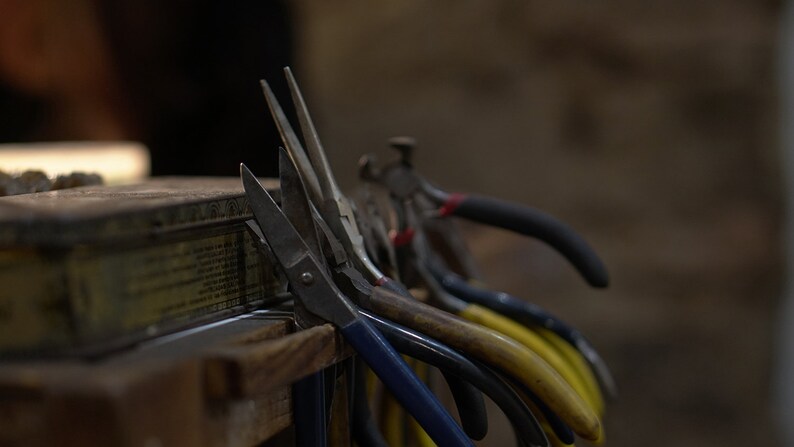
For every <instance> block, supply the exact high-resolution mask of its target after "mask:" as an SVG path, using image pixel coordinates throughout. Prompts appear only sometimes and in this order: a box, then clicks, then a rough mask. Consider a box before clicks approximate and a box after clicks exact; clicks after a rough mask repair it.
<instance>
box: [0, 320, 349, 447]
mask: <svg viewBox="0 0 794 447" xmlns="http://www.w3.org/2000/svg"><path fill="white" fill-rule="evenodd" d="M269 314H272V316H270V315H269ZM293 326H294V325H293V322H292V320H291V319H289V318H287V317H285V316H284V314H279V313H265V314H263V315H254V316H248V317H246V318H238V319H237V320H236V321H231V322H228V323H226V324H222V325H217V326H215V327H212V328H209V329H206V330H200V331H196V330H193V331H191V332H193V333H189V334H188V335H185V336H179V335H173V336H168V337H167V339H165V340H162V341H154V342H151V343H149V344H147V345H145V346H142V347H141V348H139V349H136V350H132V351H129V352H126V353H121V354H118V355H115V356H112V357H109V358H106V359H102V360H99V361H95V362H90V363H89V362H81V361H75V360H69V361H59V362H36V363H33V362H29V363H17V364H8V363H6V364H0V416H2V417H0V445H4V446H5V445H9V446H23V445H24V446H34V447H35V446H44V445H63V446H78V445H79V446H106V445H114V446H141V445H163V446H166V445H179V446H186V447H190V446H250V445H255V444H257V443H260V442H262V441H264V440H266V439H268V438H269V437H271V436H273V435H274V434H276V433H278V432H280V431H281V430H283V429H284V428H286V427H288V426H289V425H290V424H291V423H292V401H291V386H290V385H291V384H292V383H293V382H294V381H295V380H298V379H299V378H301V377H304V376H306V375H309V374H312V373H314V372H316V371H319V370H320V369H322V368H324V367H326V366H328V365H331V364H333V363H336V362H338V361H340V360H342V359H343V358H345V357H346V356H347V355H349V351H348V350H346V348H344V347H343V345H342V344H341V343H340V342H339V339H338V335H337V333H336V331H335V330H334V329H333V328H332V327H331V326H328V325H325V326H319V327H315V328H310V329H308V330H304V331H300V332H297V333H292V331H293ZM230 391H231V392H230Z"/></svg>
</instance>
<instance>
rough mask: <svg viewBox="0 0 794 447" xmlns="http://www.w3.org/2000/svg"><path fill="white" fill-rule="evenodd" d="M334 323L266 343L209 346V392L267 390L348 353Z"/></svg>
mask: <svg viewBox="0 0 794 447" xmlns="http://www.w3.org/2000/svg"><path fill="white" fill-rule="evenodd" d="M342 346H343V344H342V343H341V340H339V338H338V335H337V332H336V330H335V329H334V327H333V326H332V325H330V324H324V325H322V326H315V327H312V328H309V329H305V330H302V331H300V332H296V333H294V334H290V335H287V336H285V337H281V338H278V339H275V340H271V341H268V342H266V343H256V344H249V345H241V346H234V347H219V348H216V349H213V350H209V351H208V353H207V359H206V362H205V365H206V368H207V369H206V371H207V380H208V393H209V394H210V395H211V396H212V397H216V398H229V397H245V396H251V395H255V394H259V393H265V392H267V391H270V390H272V389H274V388H276V387H279V386H281V385H284V384H288V383H293V382H295V381H297V380H299V379H301V378H303V377H306V376H307V375H309V374H312V373H315V372H317V371H320V370H321V369H323V368H326V367H328V366H330V365H332V364H334V363H336V362H338V361H340V360H342V359H344V358H345V357H346V356H348V355H349V353H348V352H346V351H345V350H344V349H343V348H342Z"/></svg>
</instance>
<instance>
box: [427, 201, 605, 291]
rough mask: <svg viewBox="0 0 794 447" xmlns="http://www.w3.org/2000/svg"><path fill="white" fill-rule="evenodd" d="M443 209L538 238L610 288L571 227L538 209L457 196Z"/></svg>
mask: <svg viewBox="0 0 794 447" xmlns="http://www.w3.org/2000/svg"><path fill="white" fill-rule="evenodd" d="M450 200H451V201H454V202H455V203H454V204H447V205H445V206H444V208H442V209H443V210H444V211H446V214H452V215H454V216H459V217H463V218H466V219H469V220H473V221H476V222H480V223H483V224H486V225H491V226H495V227H499V228H504V229H506V230H511V231H515V232H516V233H520V234H523V235H526V236H530V237H534V238H537V239H539V240H541V241H543V242H545V243H547V244H549V245H550V246H551V247H553V248H554V249H555V250H557V251H558V252H559V253H560V254H562V255H563V256H564V257H565V258H566V259H568V261H569V262H570V263H571V264H573V266H574V267H575V268H576V269H577V270H578V271H579V273H580V274H581V275H582V276H583V277H584V279H585V280H586V281H587V282H588V283H589V284H590V285H591V286H593V287H606V286H607V285H609V274H608V273H607V269H606V267H605V266H604V263H603V262H602V261H601V259H600V258H599V257H598V255H597V254H596V253H595V251H594V250H593V249H592V248H590V245H589V244H588V243H587V242H586V241H585V240H584V238H582V237H581V236H579V234H577V233H576V232H575V231H574V230H573V229H572V228H571V227H569V226H568V225H566V224H565V223H563V222H562V221H560V220H558V219H556V218H554V217H552V216H550V215H548V214H546V213H544V212H543V211H540V210H538V209H535V208H531V207H528V206H523V205H518V204H515V203H511V202H507V201H504V200H499V199H494V198H491V197H485V196H479V195H475V194H467V195H457V194H456V195H453V196H451V199H450Z"/></svg>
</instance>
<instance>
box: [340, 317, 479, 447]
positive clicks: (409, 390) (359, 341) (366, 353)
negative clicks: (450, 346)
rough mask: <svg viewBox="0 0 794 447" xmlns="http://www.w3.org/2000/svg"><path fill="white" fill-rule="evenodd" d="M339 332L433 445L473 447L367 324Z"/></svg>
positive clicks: (359, 322)
mask: <svg viewBox="0 0 794 447" xmlns="http://www.w3.org/2000/svg"><path fill="white" fill-rule="evenodd" d="M340 329H341V331H342V335H344V336H345V340H347V342H348V343H350V345H351V346H353V349H355V351H356V352H357V353H358V355H360V356H361V357H362V358H363V359H364V362H366V363H367V365H369V367H370V368H371V369H372V370H373V371H374V372H375V374H376V375H377V376H378V377H379V378H380V380H381V382H383V384H384V385H386V388H388V389H389V391H391V393H392V394H393V395H394V397H395V399H397V401H398V402H400V404H401V405H402V406H403V408H405V409H406V410H407V411H408V412H409V413H410V414H411V415H412V416H413V417H414V419H416V421H417V422H418V423H419V425H421V426H422V428H424V429H425V431H426V432H427V434H428V435H429V436H430V438H431V439H433V442H435V443H436V445H439V446H473V445H474V444H472V442H471V440H470V439H469V438H468V436H466V434H465V433H464V432H463V430H462V429H461V428H460V427H459V426H458V424H457V423H456V422H455V420H454V419H452V416H450V415H449V413H447V410H446V409H445V408H444V406H443V405H441V403H440V402H439V401H438V399H437V398H436V396H435V395H433V393H432V392H431V391H430V390H429V389H428V388H427V386H426V385H425V384H424V383H422V381H421V380H419V378H418V377H416V374H414V372H413V370H412V369H411V368H410V367H409V366H408V365H407V364H406V363H405V361H403V359H402V357H400V355H399V354H397V351H395V350H394V348H392V346H391V345H390V344H389V343H388V342H386V339H384V338H383V335H381V334H380V333H379V332H378V331H377V330H376V329H375V328H374V327H372V325H371V324H370V323H369V322H368V321H366V320H364V319H363V318H358V319H356V320H354V321H353V322H352V323H350V324H348V325H346V326H344V327H342V328H340Z"/></svg>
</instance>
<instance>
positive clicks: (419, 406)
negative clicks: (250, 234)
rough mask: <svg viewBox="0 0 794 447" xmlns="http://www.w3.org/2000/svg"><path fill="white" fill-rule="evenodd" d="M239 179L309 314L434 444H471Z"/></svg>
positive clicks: (277, 215) (291, 231)
mask: <svg viewBox="0 0 794 447" xmlns="http://www.w3.org/2000/svg"><path fill="white" fill-rule="evenodd" d="M241 177H242V182H243V186H244V188H245V191H246V196H247V197H248V200H249V205H250V207H251V209H252V211H253V213H254V216H255V217H256V220H257V222H258V224H259V226H260V227H261V229H262V233H263V234H264V236H265V239H266V240H267V242H268V245H269V246H270V248H271V250H272V251H273V253H274V254H275V256H276V258H277V259H278V261H279V263H280V265H281V266H282V268H283V270H284V272H285V274H286V276H287V279H288V280H289V283H290V287H291V290H292V292H293V294H294V295H295V296H296V297H297V299H298V300H299V301H300V302H301V303H302V304H303V305H304V306H305V307H306V309H307V310H309V311H310V312H311V313H313V314H314V315H316V316H317V317H320V318H322V319H323V320H325V321H328V322H330V323H332V324H334V325H335V326H337V327H338V328H339V330H340V331H341V332H342V335H343V336H344V337H345V340H347V341H348V343H349V344H350V345H351V346H352V347H353V349H355V351H356V352H357V353H358V354H359V355H360V356H361V357H362V358H363V359H364V360H365V361H366V363H367V364H368V365H369V367H370V368H372V370H373V371H375V373H376V374H377V375H378V377H379V378H380V379H381V380H382V381H383V383H384V384H385V385H386V387H387V388H389V389H390V390H392V392H393V393H394V395H395V396H396V397H397V398H398V399H399V401H400V403H401V404H402V405H403V407H404V408H406V410H407V411H408V412H409V413H411V414H412V415H413V416H414V418H416V420H417V421H418V422H419V423H420V424H421V425H422V427H423V428H424V429H425V430H426V431H427V433H428V434H429V435H430V436H431V437H432V438H433V439H434V441H435V442H436V443H437V444H439V445H450V446H453V445H458V446H466V445H471V441H470V440H469V439H468V437H467V436H466V435H465V433H463V431H462V430H461V429H460V427H458V426H457V424H456V423H455V421H454V420H453V419H452V418H451V417H450V416H449V414H448V413H447V412H446V410H445V409H444V407H443V406H442V405H441V404H440V403H439V402H438V400H437V399H436V398H435V396H433V394H432V393H431V392H430V390H428V389H427V386H426V385H425V384H424V383H422V382H421V381H420V380H419V379H418V378H417V377H416V375H415V374H414V373H413V371H412V370H411V369H410V368H409V367H408V365H407V364H406V363H405V362H404V361H403V359H402V358H401V357H400V356H399V354H397V352H396V351H395V350H394V348H392V347H391V345H389V344H388V343H387V342H386V340H385V339H384V338H383V336H382V335H381V334H380V333H379V332H378V331H377V330H376V329H375V328H374V327H373V326H372V325H371V324H370V323H369V322H368V321H367V320H366V319H364V318H362V317H361V316H360V315H359V313H358V311H357V309H356V307H355V305H354V304H353V303H352V302H351V301H350V300H349V299H348V297H347V296H345V295H344V294H343V293H342V292H341V291H340V290H339V288H337V286H336V284H335V283H334V281H333V280H332V279H331V278H330V277H329V276H328V273H327V268H326V267H325V266H324V262H323V261H322V260H318V259H317V258H316V257H315V255H314V254H312V252H311V249H310V248H309V246H308V245H307V244H306V242H305V241H304V239H303V238H302V237H301V235H300V234H299V233H298V231H297V230H296V229H295V227H294V226H293V225H292V223H291V222H290V221H289V219H288V218H287V217H286V216H285V215H284V213H283V212H282V211H281V209H279V207H278V205H276V202H275V201H274V200H273V198H272V197H271V196H270V194H269V193H268V192H267V191H266V190H265V189H264V188H263V187H262V186H261V184H260V183H259V181H258V180H257V179H256V177H255V176H254V175H253V173H251V171H250V170H249V169H248V168H247V167H246V166H245V165H241Z"/></svg>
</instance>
